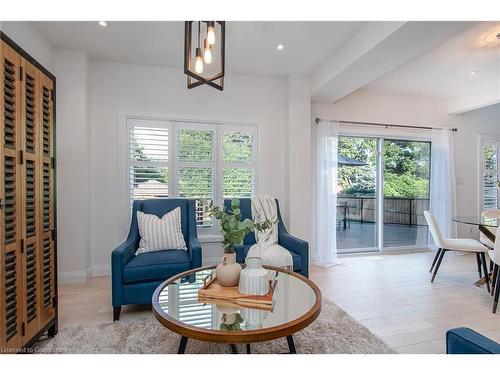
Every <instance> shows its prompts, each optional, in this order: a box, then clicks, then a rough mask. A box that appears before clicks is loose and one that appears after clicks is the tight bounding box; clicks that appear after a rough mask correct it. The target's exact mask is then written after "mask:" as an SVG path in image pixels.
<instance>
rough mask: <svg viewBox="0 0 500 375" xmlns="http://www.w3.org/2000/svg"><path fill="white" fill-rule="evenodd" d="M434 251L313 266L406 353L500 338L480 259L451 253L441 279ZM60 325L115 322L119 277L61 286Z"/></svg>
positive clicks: (345, 304)
mask: <svg viewBox="0 0 500 375" xmlns="http://www.w3.org/2000/svg"><path fill="white" fill-rule="evenodd" d="M432 257H433V254H431V253H412V254H400V255H367V256H357V257H350V258H342V259H341V260H340V261H341V263H342V264H341V265H338V266H335V267H332V268H328V269H322V268H318V267H311V272H310V277H311V279H312V280H314V281H315V282H316V283H317V284H318V286H319V287H320V288H321V290H322V292H323V296H324V297H325V298H329V299H331V300H333V301H334V302H335V303H336V304H337V305H338V306H340V307H342V308H343V309H345V310H346V311H347V312H348V313H349V314H350V315H351V316H353V317H354V318H355V319H357V320H358V321H359V322H361V323H362V324H364V325H365V326H366V327H368V328H369V329H370V330H371V331H372V332H374V333H375V334H377V335H378V336H379V337H381V338H382V339H383V340H384V341H385V342H387V344H389V345H390V346H391V347H393V348H394V349H395V350H397V351H398V352H400V353H443V352H444V350H445V340H444V339H445V332H446V330H448V329H449V328H454V327H461V326H466V327H470V328H472V329H475V330H477V331H478V332H480V333H482V334H484V335H486V336H488V337H490V338H492V339H494V340H497V341H500V310H499V313H497V314H493V313H492V312H491V309H492V304H493V297H491V296H490V295H489V294H488V292H487V291H486V287H485V286H483V287H477V286H475V285H474V282H475V281H476V280H477V279H478V273H477V265H476V259H475V257H474V256H471V255H462V254H459V253H451V252H450V253H446V255H445V258H444V259H443V263H442V265H441V269H440V270H439V273H438V275H437V277H436V280H435V281H434V283H433V284H431V283H430V281H429V280H430V274H429V267H430V264H431V262H432ZM59 293H60V299H59V300H60V309H59V316H60V328H61V329H62V328H64V327H71V326H76V325H79V324H81V323H84V322H94V321H111V319H112V312H111V311H112V308H111V279H110V278H109V277H95V278H91V279H89V281H88V282H87V283H86V284H73V285H61V286H60V289H59ZM148 308H149V307H144V306H142V307H141V306H127V307H124V308H123V311H122V317H123V318H125V319H126V318H127V316H128V317H133V316H134V314H144V312H145V310H147V309H148Z"/></svg>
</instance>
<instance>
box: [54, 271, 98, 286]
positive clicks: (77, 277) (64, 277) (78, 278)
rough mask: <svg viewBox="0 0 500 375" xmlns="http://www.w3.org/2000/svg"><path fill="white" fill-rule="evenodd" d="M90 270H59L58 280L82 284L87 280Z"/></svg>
mask: <svg viewBox="0 0 500 375" xmlns="http://www.w3.org/2000/svg"><path fill="white" fill-rule="evenodd" d="M89 275H90V270H82V271H70V272H59V273H58V274H57V281H58V283H59V284H82V283H86V282H87V278H88V277H89Z"/></svg>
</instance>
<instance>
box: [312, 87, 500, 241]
mask: <svg viewBox="0 0 500 375" xmlns="http://www.w3.org/2000/svg"><path fill="white" fill-rule="evenodd" d="M312 108H313V109H312V112H313V117H321V118H325V119H334V120H344V121H360V122H377V123H384V122H385V123H392V124H403V125H417V126H418V125H420V126H436V127H450V128H452V127H456V128H457V129H458V132H457V133H455V169H456V180H457V214H458V215H477V213H478V212H479V205H478V200H477V196H478V179H477V174H478V148H477V140H478V136H479V134H500V116H499V114H500V110H499V108H498V107H496V108H495V107H489V108H484V109H480V110H476V111H472V112H468V113H465V114H461V115H452V114H449V113H448V102H447V101H445V100H442V99H436V98H430V97H421V96H413V95H404V94H395V93H385V92H379V91H370V90H359V91H357V92H355V93H353V94H351V95H349V96H347V97H346V98H344V99H342V100H341V101H339V102H338V103H324V102H319V103H313V105H312ZM458 229H459V232H458V234H459V235H460V236H464V237H478V232H477V229H476V228H473V227H467V226H465V225H459V226H458ZM469 229H470V230H469Z"/></svg>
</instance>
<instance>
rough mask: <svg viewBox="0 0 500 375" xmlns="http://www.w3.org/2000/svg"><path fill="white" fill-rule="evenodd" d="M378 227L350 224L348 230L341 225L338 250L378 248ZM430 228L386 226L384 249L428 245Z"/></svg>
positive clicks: (338, 230) (371, 224) (338, 235)
mask: <svg viewBox="0 0 500 375" xmlns="http://www.w3.org/2000/svg"><path fill="white" fill-rule="evenodd" d="M376 233H377V226H376V225H375V223H360V222H355V221H352V222H348V223H347V227H346V229H344V227H343V223H341V225H340V228H339V227H337V248H338V249H339V252H340V253H341V252H342V249H357V248H369V247H376V246H377V237H376V236H377V235H376ZM427 241H428V228H427V227H426V226H411V227H410V226H409V225H398V224H385V225H384V247H396V246H411V245H426V244H427Z"/></svg>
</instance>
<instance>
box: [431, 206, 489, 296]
mask: <svg viewBox="0 0 500 375" xmlns="http://www.w3.org/2000/svg"><path fill="white" fill-rule="evenodd" d="M424 216H425V219H426V220H427V224H428V225H429V229H430V231H431V234H432V238H433V239H434V243H435V244H436V246H437V247H438V251H437V253H436V256H435V257H434V260H433V262H432V265H431V269H430V272H432V270H433V269H434V273H433V274H432V278H431V283H432V282H433V281H434V279H435V278H436V274H437V271H438V269H439V266H440V265H441V262H442V260H443V257H444V254H445V253H446V252H447V251H461V252H466V253H467V252H468V253H475V254H476V261H477V264H478V271H479V277H482V274H481V265H482V267H483V270H484V275H485V279H486V286H487V288H488V292H489V291H490V283H489V279H488V268H487V267H486V255H485V254H486V253H487V252H488V248H487V247H486V246H484V245H483V244H482V243H480V242H479V241H477V240H474V239H471V238H460V239H458V238H444V237H443V236H442V234H441V229H440V228H439V225H438V223H437V221H436V218H435V217H434V215H433V214H432V213H430V212H429V211H424ZM436 262H437V263H436ZM434 265H435V268H434Z"/></svg>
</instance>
